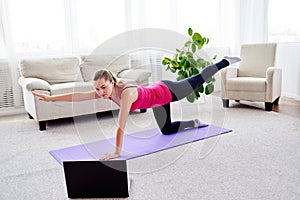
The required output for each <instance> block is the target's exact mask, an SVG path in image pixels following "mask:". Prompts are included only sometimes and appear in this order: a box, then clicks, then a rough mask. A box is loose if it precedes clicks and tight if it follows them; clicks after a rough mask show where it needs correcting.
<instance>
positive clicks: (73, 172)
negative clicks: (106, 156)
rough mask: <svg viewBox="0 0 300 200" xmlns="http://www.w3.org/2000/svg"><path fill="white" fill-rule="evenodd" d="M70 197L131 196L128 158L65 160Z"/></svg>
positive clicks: (65, 172) (64, 165)
mask: <svg viewBox="0 0 300 200" xmlns="http://www.w3.org/2000/svg"><path fill="white" fill-rule="evenodd" d="M63 168H64V174H65V180H66V186H67V193H68V197H69V198H125V197H129V191H128V190H129V184H128V180H129V179H128V176H127V164H126V160H108V161H64V162H63Z"/></svg>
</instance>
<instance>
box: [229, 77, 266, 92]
mask: <svg viewBox="0 0 300 200" xmlns="http://www.w3.org/2000/svg"><path fill="white" fill-rule="evenodd" d="M266 84H267V80H266V79H265V78H253V77H238V78H230V79H228V80H227V88H228V90H230V91H256V92H265V91H266Z"/></svg>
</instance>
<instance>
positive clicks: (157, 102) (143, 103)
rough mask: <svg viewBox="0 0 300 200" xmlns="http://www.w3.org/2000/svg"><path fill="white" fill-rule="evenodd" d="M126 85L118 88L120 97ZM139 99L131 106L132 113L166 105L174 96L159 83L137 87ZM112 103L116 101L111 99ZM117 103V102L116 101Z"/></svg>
mask: <svg viewBox="0 0 300 200" xmlns="http://www.w3.org/2000/svg"><path fill="white" fill-rule="evenodd" d="M126 86H127V85H126V84H124V85H123V86H121V87H119V88H118V94H119V97H120V96H121V93H122V91H123V89H126ZM137 90H138V98H137V100H136V101H135V102H134V103H133V104H132V105H131V108H130V111H134V110H136V109H146V108H154V107H158V106H162V105H165V104H167V103H170V102H171V101H172V94H171V92H170V90H169V88H168V87H167V86H166V84H164V83H163V82H158V83H155V84H153V85H150V86H137ZM110 99H111V100H112V101H114V99H112V98H110ZM114 102H116V101H114Z"/></svg>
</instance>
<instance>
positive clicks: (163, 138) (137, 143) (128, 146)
mask: <svg viewBox="0 0 300 200" xmlns="http://www.w3.org/2000/svg"><path fill="white" fill-rule="evenodd" d="M228 132H231V130H229V129H226V128H221V127H217V126H213V125H208V126H206V127H202V128H193V129H188V130H184V131H181V132H178V133H176V134H171V135H163V134H161V132H160V130H159V129H156V128H155V129H150V130H145V131H140V132H136V133H133V134H128V135H124V137H123V148H122V153H121V155H120V157H119V158H117V159H115V160H129V159H132V158H136V157H140V156H144V155H148V154H151V153H155V152H158V151H162V150H165V149H169V148H173V147H176V146H180V145H183V144H187V143H191V142H195V141H198V140H202V139H205V138H209V137H213V136H217V135H220V134H225V133H228ZM114 148H115V138H108V139H104V140H99V141H96V142H91V143H87V144H80V145H76V146H71V147H67V148H63V149H57V150H53V151H50V154H51V155H52V156H53V157H54V158H55V159H56V160H57V161H58V162H59V163H60V164H61V165H62V163H63V161H89V160H98V158H100V157H101V156H102V155H104V154H106V153H108V152H113V151H114Z"/></svg>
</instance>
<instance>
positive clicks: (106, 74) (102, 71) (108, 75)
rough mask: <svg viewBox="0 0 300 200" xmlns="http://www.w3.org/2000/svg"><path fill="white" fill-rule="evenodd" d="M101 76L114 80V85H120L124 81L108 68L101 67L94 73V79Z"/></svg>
mask: <svg viewBox="0 0 300 200" xmlns="http://www.w3.org/2000/svg"><path fill="white" fill-rule="evenodd" d="M101 78H104V79H105V81H110V82H112V81H114V86H115V87H116V86H118V85H119V84H120V83H123V82H122V81H121V80H119V79H118V78H117V77H116V76H115V75H114V74H113V73H112V72H111V71H109V70H107V69H99V70H97V71H96V72H95V73H94V76H93V81H97V80H99V79H101Z"/></svg>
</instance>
